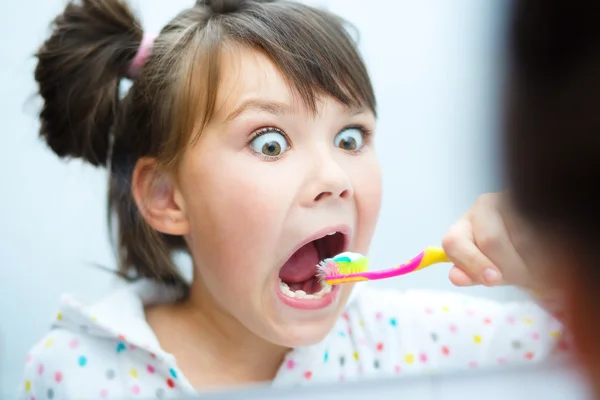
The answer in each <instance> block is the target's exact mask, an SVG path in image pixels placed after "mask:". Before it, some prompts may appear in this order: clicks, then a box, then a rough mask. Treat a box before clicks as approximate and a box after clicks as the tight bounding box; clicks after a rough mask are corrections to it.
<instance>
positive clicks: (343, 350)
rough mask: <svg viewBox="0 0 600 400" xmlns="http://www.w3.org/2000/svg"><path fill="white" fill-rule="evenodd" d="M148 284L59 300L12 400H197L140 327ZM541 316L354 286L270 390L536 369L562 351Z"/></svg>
mask: <svg viewBox="0 0 600 400" xmlns="http://www.w3.org/2000/svg"><path fill="white" fill-rule="evenodd" d="M149 285H150V284H146V285H145V286H137V287H136V286H131V287H127V288H124V289H122V290H119V291H117V292H115V293H113V294H112V295H110V296H109V297H107V298H106V299H104V300H103V301H101V302H99V303H98V304H96V305H93V306H91V307H85V306H83V305H82V304H80V303H78V302H77V301H75V300H73V299H72V298H71V297H69V296H65V297H63V299H62V301H61V304H60V307H59V311H58V313H57V314H56V318H55V321H54V324H53V327H52V329H51V331H50V332H49V333H48V334H47V335H46V336H45V337H44V338H43V339H42V340H41V341H39V342H38V343H37V344H36V345H35V346H34V347H33V348H32V349H31V351H30V353H29V355H28V356H27V358H26V361H25V372H24V378H23V381H22V383H21V387H20V397H19V399H20V400H42V399H75V400H78V399H81V400H89V399H123V398H136V397H139V398H140V399H142V398H143V399H169V398H178V397H181V396H182V395H194V394H197V393H198V391H197V390H196V389H195V388H193V387H192V386H191V384H190V383H189V381H188V380H187V379H186V377H185V376H184V375H183V373H182V372H181V371H180V370H179V369H178V367H177V360H176V359H175V358H174V357H173V356H172V355H170V354H168V353H166V352H165V351H163V350H162V349H161V348H160V345H159V343H158V341H157V339H156V336H155V335H154V333H153V332H152V330H151V329H150V327H149V325H148V324H147V323H146V321H145V318H144V311H143V310H144V305H145V304H148V303H150V302H155V301H169V298H171V297H172V294H168V293H159V292H160V290H163V291H164V289H160V288H159V287H158V286H154V287H153V288H152V290H148V288H149V287H150V286H149ZM151 292H152V293H154V294H152V295H150V293H151ZM157 293H158V294H157ZM158 298H161V300H157V299H158ZM547 309H548V307H545V308H542V307H541V306H540V305H538V303H536V302H518V303H516V302H515V303H498V302H495V301H491V300H487V299H476V298H470V297H467V296H461V295H458V294H455V293H439V292H429V291H402V292H400V291H387V290H373V289H370V288H368V286H366V285H364V286H362V287H360V290H359V291H358V292H357V293H355V294H354V295H353V297H352V299H351V301H350V302H349V304H348V307H347V309H346V312H345V313H344V314H343V315H342V316H341V317H340V318H339V319H338V321H337V322H336V324H335V326H334V328H333V330H332V331H331V332H330V333H329V334H328V335H327V337H326V338H325V339H324V340H323V341H322V342H320V343H318V344H316V345H314V346H309V347H304V348H298V349H294V350H293V351H291V352H290V353H288V355H287V357H286V358H285V360H284V362H283V364H282V365H281V367H280V369H279V372H278V373H277V375H276V377H275V379H274V380H273V382H272V384H273V385H274V386H298V385H309V384H314V383H320V382H332V381H347V380H356V379H362V378H377V377H389V376H402V375H411V374H432V373H437V372H442V371H444V370H457V369H459V370H460V369H472V368H483V367H488V366H504V365H515V364H519V363H532V362H538V361H541V360H544V359H547V358H548V357H550V356H551V355H552V354H555V353H559V352H562V351H566V350H568V346H567V342H566V341H565V340H564V338H563V330H562V325H561V323H560V318H557V315H555V314H554V313H551V312H549V311H546V310H547Z"/></svg>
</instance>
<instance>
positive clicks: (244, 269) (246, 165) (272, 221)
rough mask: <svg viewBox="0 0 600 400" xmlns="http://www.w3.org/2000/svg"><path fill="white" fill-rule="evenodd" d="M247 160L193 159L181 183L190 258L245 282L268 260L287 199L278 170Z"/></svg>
mask: <svg viewBox="0 0 600 400" xmlns="http://www.w3.org/2000/svg"><path fill="white" fill-rule="evenodd" d="M249 157H251V156H248V155H246V154H231V155H226V156H222V157H218V158H217V157H213V158H211V157H208V156H203V157H197V158H196V160H202V161H194V162H190V163H188V164H186V165H185V169H184V171H185V172H184V173H183V174H182V179H181V185H182V192H183V196H184V201H185V205H186V209H185V212H186V215H187V217H188V219H189V221H190V231H191V233H190V237H189V241H190V247H192V249H191V251H192V253H193V254H194V259H195V260H196V262H197V263H199V264H200V263H201V264H208V265H209V266H210V267H209V268H210V269H215V268H217V269H218V270H217V271H216V272H215V275H217V274H219V275H220V274H226V273H234V274H236V278H237V279H242V280H243V281H245V282H248V281H250V280H252V278H253V277H254V279H256V276H257V274H256V268H263V269H264V268H268V267H269V266H270V263H272V262H273V253H274V250H275V249H274V248H275V246H276V245H277V239H278V236H279V235H278V234H279V232H280V231H281V226H282V223H283V222H282V221H284V219H285V215H286V213H287V208H288V203H289V200H288V198H289V197H290V196H289V192H290V191H289V190H286V188H287V187H282V186H281V185H280V184H278V183H279V182H285V180H282V179H280V177H279V176H278V175H280V174H281V171H278V170H277V169H276V168H270V167H271V166H269V165H265V164H266V163H260V162H256V160H248V158H249ZM224 159H227V162H224V161H223V160H224ZM248 161H254V162H248ZM205 267H207V266H205ZM258 276H260V274H258ZM231 279H233V278H228V280H229V281H231Z"/></svg>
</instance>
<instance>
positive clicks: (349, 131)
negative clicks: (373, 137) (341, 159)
mask: <svg viewBox="0 0 600 400" xmlns="http://www.w3.org/2000/svg"><path fill="white" fill-rule="evenodd" d="M363 139H364V131H363V130H362V129H361V128H359V127H349V128H345V129H344V130H343V131H341V132H340V133H338V134H337V135H336V136H335V139H333V143H334V144H335V146H336V147H339V148H340V149H342V150H346V151H357V150H360V149H361V147H362V146H363Z"/></svg>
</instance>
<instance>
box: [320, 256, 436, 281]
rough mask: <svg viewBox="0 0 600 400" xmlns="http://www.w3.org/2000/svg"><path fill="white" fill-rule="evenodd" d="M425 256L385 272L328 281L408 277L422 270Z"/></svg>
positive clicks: (334, 278) (340, 276)
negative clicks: (421, 266) (407, 275)
mask: <svg viewBox="0 0 600 400" xmlns="http://www.w3.org/2000/svg"><path fill="white" fill-rule="evenodd" d="M424 255H425V251H422V252H420V253H419V254H418V255H417V256H416V257H414V258H413V259H412V260H410V261H408V262H405V263H404V264H401V265H399V266H397V267H394V268H390V269H385V270H383V271H373V272H359V273H356V274H349V275H334V276H328V277H327V280H328V281H330V280H331V281H333V280H337V279H348V278H355V277H356V278H366V279H368V280H370V281H376V280H379V279H387V278H393V277H396V276H401V275H406V274H409V273H411V272H413V271H416V270H418V269H420V268H419V266H420V264H421V260H423V256H424Z"/></svg>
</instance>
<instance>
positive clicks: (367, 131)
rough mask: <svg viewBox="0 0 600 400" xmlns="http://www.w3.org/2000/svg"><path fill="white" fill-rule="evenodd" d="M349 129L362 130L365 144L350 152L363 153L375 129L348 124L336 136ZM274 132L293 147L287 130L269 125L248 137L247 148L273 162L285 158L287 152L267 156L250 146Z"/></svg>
mask: <svg viewBox="0 0 600 400" xmlns="http://www.w3.org/2000/svg"><path fill="white" fill-rule="evenodd" d="M347 129H356V130H358V131H360V133H361V134H362V137H363V140H364V141H365V142H364V144H363V146H362V147H361V148H360V149H358V150H355V151H353V152H350V154H355V155H356V154H360V153H362V152H363V151H364V149H365V145H366V144H369V143H370V142H371V137H372V135H373V131H372V130H370V129H368V128H367V127H366V126H364V125H362V124H354V125H348V126H345V127H343V128H342V129H340V130H339V131H338V133H336V136H337V135H339V134H340V133H342V132H343V131H345V130H347ZM273 132H275V133H279V134H280V135H282V136H283V137H285V139H286V140H287V141H288V143H290V149H291V148H292V145H291V140H290V138H289V137H288V135H286V134H285V132H283V131H282V130H281V129H279V128H276V127H274V126H268V127H265V128H260V129H257V130H255V131H254V132H253V133H252V134H251V135H250V137H249V139H248V146H247V149H248V150H249V151H250V152H252V154H255V155H258V156H259V157H261V158H262V159H263V160H264V161H268V162H273V161H278V160H281V158H283V157H284V156H285V153H284V154H283V155H281V156H279V157H271V156H267V155H264V154H262V153H259V152H257V151H254V150H253V149H252V148H251V147H250V144H251V143H252V141H253V140H254V139H256V138H257V137H259V136H262V135H266V134H267V133H273ZM286 153H287V152H286Z"/></svg>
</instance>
